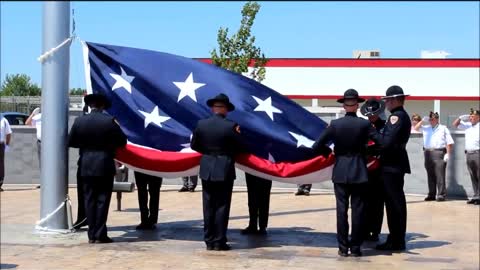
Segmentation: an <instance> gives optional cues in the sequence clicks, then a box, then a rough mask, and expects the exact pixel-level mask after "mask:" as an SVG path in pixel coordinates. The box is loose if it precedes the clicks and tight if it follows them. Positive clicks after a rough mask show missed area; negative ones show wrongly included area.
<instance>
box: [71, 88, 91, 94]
mask: <svg viewBox="0 0 480 270" xmlns="http://www.w3.org/2000/svg"><path fill="white" fill-rule="evenodd" d="M86 91H87V90H85V89H82V88H72V89H70V95H73V96H81V95H83V93H84V92H86Z"/></svg>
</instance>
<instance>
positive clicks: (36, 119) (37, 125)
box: [32, 113, 42, 140]
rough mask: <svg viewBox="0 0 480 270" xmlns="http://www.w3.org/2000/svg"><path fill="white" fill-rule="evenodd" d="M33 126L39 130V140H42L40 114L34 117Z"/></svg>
mask: <svg viewBox="0 0 480 270" xmlns="http://www.w3.org/2000/svg"><path fill="white" fill-rule="evenodd" d="M32 126H35V128H36V129H37V139H38V140H42V114H41V113H39V114H37V115H35V116H34V117H32Z"/></svg>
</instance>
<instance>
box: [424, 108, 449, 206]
mask: <svg viewBox="0 0 480 270" xmlns="http://www.w3.org/2000/svg"><path fill="white" fill-rule="evenodd" d="M439 118H440V117H439V115H438V113H434V112H430V114H429V116H428V117H424V119H422V125H421V126H419V125H418V124H417V125H416V126H415V129H416V130H417V131H422V133H423V153H424V157H425V170H426V171H427V176H428V195H427V197H426V198H425V201H434V200H435V199H436V200H437V202H441V201H445V197H446V196H447V185H446V182H445V174H446V171H447V162H448V158H449V156H450V153H451V152H452V149H453V144H454V142H453V138H452V135H451V134H450V130H448V128H447V127H446V126H444V125H441V124H440V123H439ZM437 191H438V192H437Z"/></svg>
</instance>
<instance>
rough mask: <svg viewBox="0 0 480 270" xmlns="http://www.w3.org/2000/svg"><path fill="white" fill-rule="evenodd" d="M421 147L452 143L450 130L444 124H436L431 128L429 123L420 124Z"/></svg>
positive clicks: (445, 145)
mask: <svg viewBox="0 0 480 270" xmlns="http://www.w3.org/2000/svg"><path fill="white" fill-rule="evenodd" d="M421 130H422V133H423V147H425V149H438V148H446V147H447V145H450V144H453V143H454V142H453V138H452V135H451V134H450V130H448V128H447V127H446V126H444V125H440V124H438V125H437V126H436V127H434V128H432V126H430V125H426V126H422V128H421Z"/></svg>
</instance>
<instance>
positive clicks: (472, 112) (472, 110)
mask: <svg viewBox="0 0 480 270" xmlns="http://www.w3.org/2000/svg"><path fill="white" fill-rule="evenodd" d="M470 115H480V110H474V109H473V108H471V109H470Z"/></svg>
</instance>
